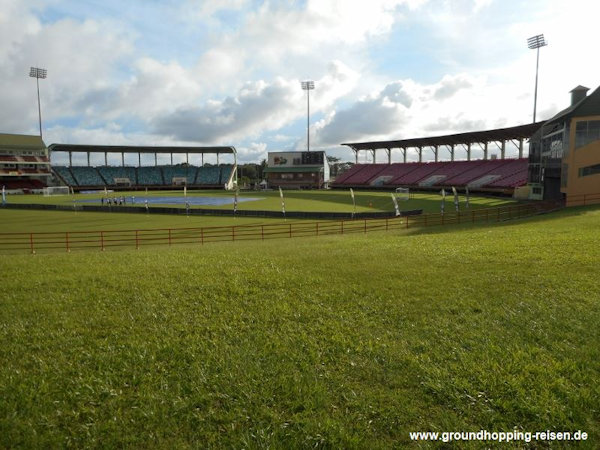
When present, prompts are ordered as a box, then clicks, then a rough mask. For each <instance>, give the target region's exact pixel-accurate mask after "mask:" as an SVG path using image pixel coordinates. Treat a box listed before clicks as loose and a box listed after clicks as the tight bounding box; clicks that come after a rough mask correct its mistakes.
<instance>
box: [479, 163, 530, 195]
mask: <svg viewBox="0 0 600 450" xmlns="http://www.w3.org/2000/svg"><path fill="white" fill-rule="evenodd" d="M505 161H506V164H504V165H502V166H500V167H499V168H498V169H495V170H494V171H493V173H494V175H498V178H496V179H495V180H494V181H493V182H492V183H489V184H486V187H494V188H510V187H516V186H522V185H523V184H525V182H526V181H527V168H528V164H527V159H525V158H522V159H513V160H505Z"/></svg>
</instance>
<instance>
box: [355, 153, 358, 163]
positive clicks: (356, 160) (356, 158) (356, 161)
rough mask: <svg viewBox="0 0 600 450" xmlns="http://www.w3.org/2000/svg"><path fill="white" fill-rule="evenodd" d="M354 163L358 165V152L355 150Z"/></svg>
mask: <svg viewBox="0 0 600 450" xmlns="http://www.w3.org/2000/svg"><path fill="white" fill-rule="evenodd" d="M354 161H355V164H358V150H354Z"/></svg>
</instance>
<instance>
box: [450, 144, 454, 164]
mask: <svg viewBox="0 0 600 450" xmlns="http://www.w3.org/2000/svg"><path fill="white" fill-rule="evenodd" d="M450 161H454V144H452V145H451V146H450Z"/></svg>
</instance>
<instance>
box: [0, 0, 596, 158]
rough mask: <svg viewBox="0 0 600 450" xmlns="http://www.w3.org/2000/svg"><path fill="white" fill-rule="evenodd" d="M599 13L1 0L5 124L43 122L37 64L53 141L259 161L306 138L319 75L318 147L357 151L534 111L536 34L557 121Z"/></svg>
mask: <svg viewBox="0 0 600 450" xmlns="http://www.w3.org/2000/svg"><path fill="white" fill-rule="evenodd" d="M599 13H600V6H598V4H597V2H594V1H591V0H590V1H584V0H574V1H571V2H569V4H568V5H566V4H565V2H562V1H556V0H547V1H539V0H533V1H527V2H525V1H524V2H519V1H508V0H505V1H500V0H456V1H449V0H448V1H444V0H371V1H369V2H366V1H365V2H363V1H351V0H349V1H342V0H306V1H287V2H286V1H250V0H221V1H194V0H164V1H158V0H146V1H141V0H129V1H127V2H122V1H114V0H102V1H101V0H87V1H85V0H79V1H75V0H72V1H67V0H27V1H26V0H20V1H19V0H0V77H1V79H2V83H0V98H2V108H0V132H4V133H24V134H35V133H37V104H36V101H37V100H36V90H35V82H34V80H32V79H30V78H29V77H28V76H27V74H28V71H29V67H30V66H40V67H44V68H47V69H48V78H47V79H46V80H41V82H40V90H41V99H42V115H43V126H44V140H45V141H46V143H47V144H50V143H53V142H60V143H89V144H129V145H167V144H168V145H172V144H180V145H234V146H235V147H236V148H237V149H238V152H239V156H240V160H241V161H255V162H258V161H260V159H262V158H264V157H266V153H267V152H268V151H282V150H302V149H305V148H306V96H305V92H303V91H302V90H301V89H300V81H301V80H303V79H312V80H314V81H315V85H316V89H315V90H314V91H312V92H311V149H323V150H326V151H327V152H328V154H332V155H335V156H338V157H341V158H342V159H343V160H351V159H352V158H353V154H352V153H351V152H350V151H349V150H346V149H345V148H344V147H342V146H340V143H342V142H353V141H367V140H382V139H402V138H412V137H420V136H432V135H441V134H447V133H457V132H463V131H474V130H481V129H489V128H495V127H503V126H512V125H519V124H522V123H527V122H530V121H531V120H532V110H533V84H534V75H535V52H534V51H530V50H528V49H527V45H526V39H527V38H528V37H530V36H532V35H535V34H538V33H544V34H545V36H546V39H547V40H548V42H549V45H548V47H545V48H543V49H542V51H541V58H540V85H539V96H538V119H543V118H548V117H550V116H551V115H553V114H554V113H556V112H557V111H559V110H561V109H563V108H564V107H566V106H568V102H569V94H568V92H569V91H570V90H571V89H572V88H573V87H575V86H576V85H578V84H583V85H585V86H587V87H589V88H592V89H595V88H596V87H598V84H600V83H599V78H600V77H599V76H598V74H600V59H599V58H593V57H591V55H592V52H591V50H590V46H592V44H591V43H590V42H591V38H592V33H593V32H594V31H593V30H594V29H595V28H596V24H595V21H596V20H597V17H598V16H599ZM510 151H511V150H509V153H510ZM514 151H515V152H516V149H514ZM414 156H415V155H411V158H412V157H414ZM399 157H400V155H399V154H398V155H397V156H396V158H399ZM459 157H460V155H459ZM363 158H364V156H363ZM426 158H427V155H426Z"/></svg>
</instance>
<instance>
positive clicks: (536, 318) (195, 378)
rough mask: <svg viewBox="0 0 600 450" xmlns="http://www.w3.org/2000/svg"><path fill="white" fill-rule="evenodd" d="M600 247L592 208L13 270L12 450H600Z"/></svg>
mask: <svg viewBox="0 0 600 450" xmlns="http://www.w3.org/2000/svg"><path fill="white" fill-rule="evenodd" d="M599 235H600V209H599V208H587V209H585V208H579V209H571V210H567V211H563V212H561V213H554V214H551V215H545V216H539V217H536V218H533V219H529V220H525V221H516V222H509V223H506V224H495V225H492V226H489V227H484V226H479V227H466V226H463V227H447V228H439V229H432V230H428V232H427V233H417V234H410V235H402V236H396V235H394V234H392V233H387V234H384V233H381V234H380V233H375V234H368V235H352V236H328V237H320V238H306V239H302V240H280V241H270V242H264V243H263V242H236V243H223V244H214V245H210V246H204V247H194V248H189V249H188V248H177V249H169V248H166V247H165V248H161V249H147V250H139V251H135V250H133V251H121V252H110V253H101V252H90V253H76V254H51V255H36V256H31V255H16V256H10V258H4V257H3V258H2V259H0V273H2V283H0V299H1V300H0V339H1V342H2V345H0V355H1V361H2V365H1V366H0V398H1V400H0V447H42V448H44V447H63V446H74V447H100V446H102V447H109V448H110V447H123V446H135V447H161V448H185V447H195V446H198V447H214V448H216V447H235V448H241V447H244V448H264V447H271V448H303V447H328V448H353V447H355V448H389V447H405V446H408V445H410V441H409V437H408V432H409V431H416V430H431V431H442V430H465V431H467V430H471V431H478V430H480V429H482V428H483V429H488V430H492V431H508V430H512V429H513V427H517V428H518V429H521V430H529V431H535V430H546V429H550V430H556V431H562V430H568V431H575V430H578V429H581V430H584V431H586V432H588V433H589V434H590V438H589V440H588V441H587V442H586V443H584V445H583V446H582V447H581V448H598V447H599V446H600V425H599V424H600V409H599V404H600V402H599V399H600V383H598V380H600V346H599V343H600V327H599V326H598V324H599V323H600V300H599V299H600V285H599V284H598V282H597V274H598V267H599V265H600V248H599V247H598V236H599ZM423 445H424V444H423ZM489 445H490V446H494V444H492V443H490V444H489ZM522 446H523V445H522V443H521V444H520V445H516V446H515V447H522ZM473 447H474V448H478V447H479V446H477V445H475V446H473ZM537 447H542V448H543V447H546V445H544V444H537ZM563 447H564V448H567V447H570V446H568V445H561V444H559V443H556V442H555V443H554V444H553V446H552V448H563Z"/></svg>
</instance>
